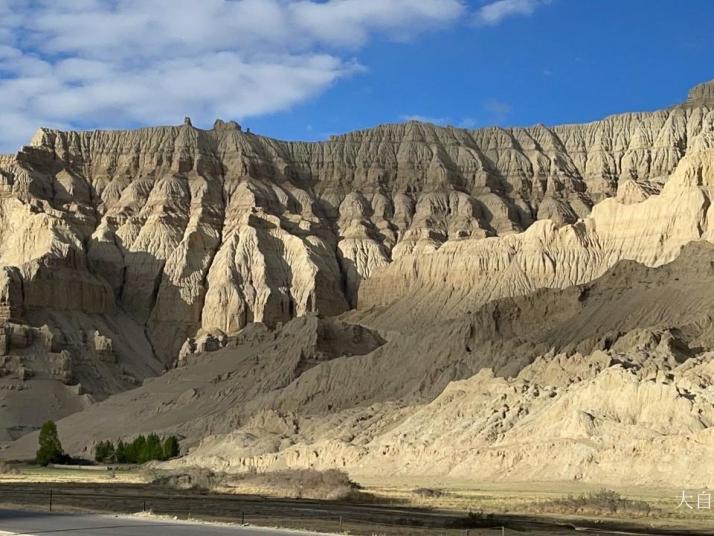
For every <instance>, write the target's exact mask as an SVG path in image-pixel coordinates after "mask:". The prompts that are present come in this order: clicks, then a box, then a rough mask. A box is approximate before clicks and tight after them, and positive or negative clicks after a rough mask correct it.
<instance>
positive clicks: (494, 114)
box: [483, 99, 513, 123]
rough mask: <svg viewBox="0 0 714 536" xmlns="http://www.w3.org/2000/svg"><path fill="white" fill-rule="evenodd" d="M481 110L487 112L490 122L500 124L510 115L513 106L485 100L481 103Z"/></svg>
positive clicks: (495, 100)
mask: <svg viewBox="0 0 714 536" xmlns="http://www.w3.org/2000/svg"><path fill="white" fill-rule="evenodd" d="M483 109H484V110H485V111H486V112H488V114H489V115H490V117H491V121H492V122H494V123H502V122H503V121H505V120H506V119H508V116H509V115H511V112H512V111H513V106H511V105H510V104H508V103H507V102H503V101H500V100H498V99H486V100H485V101H483Z"/></svg>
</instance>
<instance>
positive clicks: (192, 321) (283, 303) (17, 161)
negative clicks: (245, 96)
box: [0, 85, 712, 420]
mask: <svg viewBox="0 0 714 536" xmlns="http://www.w3.org/2000/svg"><path fill="white" fill-rule="evenodd" d="M710 87H711V86H710V85H704V86H698V87H697V88H695V89H694V90H692V93H691V95H690V98H689V99H688V101H687V102H686V103H685V104H684V105H681V106H675V107H673V108H670V109H668V110H663V111H658V112H650V113H632V114H623V115H617V116H612V117H610V118H607V119H605V120H602V121H597V122H593V123H589V124H586V125H566V126H560V127H552V128H548V127H544V126H542V125H539V126H535V127H530V128H511V129H501V128H489V129H479V130H464V129H455V128H442V127H437V126H434V125H429V124H421V123H416V122H409V123H406V124H400V125H385V126H380V127H376V128H374V129H368V130H364V131H359V132H353V133H350V134H346V135H343V136H336V137H333V138H332V139H330V140H329V141H326V142H320V143H299V142H281V141H277V140H273V139H270V138H265V137H261V136H256V135H253V134H250V133H247V132H243V131H242V130H241V129H240V127H239V126H238V125H237V124H235V123H233V122H228V123H224V122H222V121H217V122H216V124H215V125H214V128H213V129H211V130H201V129H197V128H194V127H193V126H191V125H190V123H186V124H184V125H182V126H178V127H160V128H149V129H141V130H136V131H93V132H60V131H54V130H49V129H40V130H39V131H38V132H37V134H36V135H35V136H34V138H33V139H32V141H31V143H30V145H29V146H27V147H25V148H23V150H21V151H20V152H19V153H18V154H17V155H15V156H12V157H5V156H3V157H2V159H0V190H1V192H2V195H1V196H0V219H1V221H2V225H1V226H0V265H2V267H3V277H2V279H1V280H0V282H1V283H2V289H0V291H1V292H0V297H1V298H2V303H0V305H1V306H2V309H0V310H1V311H3V314H4V321H5V328H4V329H5V333H6V336H7V338H8V339H9V340H11V341H14V342H11V343H10V344H9V346H8V348H7V349H6V352H5V353H6V354H7V359H8V366H7V370H8V376H7V378H8V380H7V381H11V382H15V383H11V384H12V385H19V386H21V387H22V388H23V389H25V388H31V387H32V381H31V380H29V377H30V375H33V376H34V377H35V378H36V380H37V381H39V380H40V379H54V380H57V381H60V382H63V383H65V384H67V385H68V386H73V387H75V388H76V384H77V382H79V383H81V384H82V389H83V390H85V391H88V392H89V393H90V394H93V395H96V396H100V397H103V396H106V395H107V394H109V393H111V392H116V391H120V390H123V389H126V388H128V387H131V386H132V385H135V384H136V383H138V382H139V381H141V380H142V379H144V378H146V377H148V376H151V375H154V374H156V373H158V372H159V371H160V370H161V368H162V367H164V366H172V365H173V364H174V363H175V362H176V360H177V358H178V357H179V356H180V355H181V356H182V357H186V356H187V355H190V354H192V353H195V352H197V351H200V350H203V349H207V348H208V347H211V348H213V347H220V346H221V345H222V344H224V342H222V341H225V340H226V336H227V335H234V334H235V333H236V332H237V331H238V330H240V329H241V328H244V327H245V326H246V325H248V324H249V323H251V322H264V323H265V324H267V325H268V326H275V325H276V324H279V323H282V322H286V321H288V320H290V319H291V318H294V317H296V316H301V315H304V314H306V313H309V312H319V313H321V314H323V315H328V316H329V315H335V314H339V313H342V312H344V311H347V310H348V309H349V308H350V307H352V306H355V305H359V309H361V310H362V312H361V313H360V315H362V316H361V318H362V319H363V320H364V321H365V322H376V323H377V324H379V325H380V326H382V327H395V326H396V325H397V324H400V326H398V327H400V328H404V327H405V324H406V327H409V326H412V327H413V326H416V325H418V324H419V318H422V319H423V318H429V315H433V314H435V313H436V314H440V315H446V316H449V315H452V314H460V313H462V312H465V311H468V310H472V309H473V308H474V307H476V306H478V305H480V304H483V303H485V302H487V301H488V300H490V299H493V298H497V297H503V296H511V295H518V294H524V293H527V292H530V291H532V290H534V289H536V288H539V287H543V286H547V287H565V286H568V285H571V284H575V283H581V282H585V281H588V280H591V279H593V278H595V277H597V276H599V275H601V274H602V273H603V272H604V271H605V270H606V269H607V268H609V267H610V266H612V265H613V264H614V263H615V262H616V261H617V260H620V259H634V260H639V261H642V262H645V263H647V264H651V265H656V264H661V263H664V262H667V261H669V260H671V259H672V258H674V257H675V256H676V254H677V252H678V250H679V247H680V246H681V245H682V244H684V243H686V242H687V241H689V240H693V239H697V238H707V237H708V235H707V234H706V233H707V224H706V221H707V213H708V199H709V194H708V192H709V190H708V188H709V182H708V180H709V179H708V177H709V173H710V169H709V166H710V164H709V158H710V157H709V153H708V152H707V149H708V148H709V147H710V141H709V134H707V132H708V130H707V129H708V128H709V126H710V123H711V115H710V108H711V107H712V100H711V91H710ZM672 174H673V175H672ZM670 175H672V176H673V177H674V179H670V178H669V177H670ZM660 190H662V195H660V196H653V195H652V194H656V193H657V192H659V191H660ZM606 198H613V199H609V200H607V199H606ZM603 200H605V201H603ZM597 202H600V203H599V204H598V205H597V206H596V208H595V210H594V211H593V213H592V215H591V216H590V217H589V215H590V212H591V208H592V206H593V204H594V203H597ZM580 218H585V219H584V220H583V221H578V220H579V219H580ZM536 220H537V222H536V223H533V222H534V221H536ZM523 230H526V231H525V232H521V231H523ZM389 318H392V319H394V318H399V319H400V320H399V321H398V322H396V323H394V322H392V321H391V320H389ZM23 330H24V331H25V332H26V333H28V334H29V335H27V336H25V338H24V339H23V338H22V337H21V336H19V335H15V333H16V332H22V331H23ZM43 330H44V331H43ZM40 331H43V332H47V333H51V334H52V335H51V337H50V336H46V337H44V338H43V337H42V336H40V335H38V334H35V333H36V332H37V333H39V332H40ZM48 338H49V339H51V340H50V341H49V342H43V341H45V340H46V339H48ZM62 352H65V353H64V354H62ZM57 363H60V365H57ZM22 371H25V372H22ZM28 371H31V372H28ZM21 375H22V376H23V377H24V378H25V379H23V378H20V376H21ZM28 380H29V381H28ZM75 390H76V389H75ZM67 396H68V397H69V399H71V400H75V398H76V396H84V395H78V394H76V393H74V392H70V393H69V394H68V395H67ZM68 403H69V402H68ZM73 403H74V402H73ZM63 411H64V410H62V409H61V408H60V409H58V412H59V414H62V413H63ZM8 418H9V419H11V420H12V418H11V417H10V416H8Z"/></svg>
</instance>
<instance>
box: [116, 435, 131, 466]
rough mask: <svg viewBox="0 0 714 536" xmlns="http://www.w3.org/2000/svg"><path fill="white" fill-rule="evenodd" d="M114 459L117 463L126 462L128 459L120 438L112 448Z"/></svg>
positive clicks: (124, 445)
mask: <svg viewBox="0 0 714 536" xmlns="http://www.w3.org/2000/svg"><path fill="white" fill-rule="evenodd" d="M114 461H116V462H117V463H128V462H129V459H128V458H127V456H126V444H125V443H124V442H123V441H122V440H121V439H120V440H119V441H118V442H117V446H116V448H115V449H114Z"/></svg>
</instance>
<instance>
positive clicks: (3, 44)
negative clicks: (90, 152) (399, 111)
mask: <svg viewBox="0 0 714 536" xmlns="http://www.w3.org/2000/svg"><path fill="white" fill-rule="evenodd" d="M464 9H465V8H464V6H463V4H462V2H461V1H460V0H392V1H390V2H383V1H382V0H328V1H326V2H325V1H317V0H294V1H288V0H231V1H227V0H202V1H201V2H195V1H194V0H114V1H112V2H107V1H103V0H67V1H63V2H55V1H53V0H35V1H34V2H32V3H28V2H26V1H24V0H0V103H2V107H3V114H2V116H1V117H0V152H9V151H14V150H15V149H16V148H17V147H18V146H19V145H20V144H21V143H24V142H27V141H28V140H29V139H30V136H31V135H32V132H33V131H34V130H35V129H36V128H37V127H38V126H40V125H43V126H63V127H87V128H93V127H97V126H101V127H125V126H128V125H134V124H139V125H148V124H167V123H168V124H171V123H176V122H177V121H179V120H180V118H181V117H183V116H184V115H187V114H188V115H191V116H192V117H193V118H194V119H195V122H196V124H199V125H202V124H203V125H206V124H210V123H211V122H212V121H213V119H215V118H216V117H219V116H222V117H226V118H236V119H243V118H246V117H251V116H257V115H261V114H268V113H273V112H277V111H281V110H286V109H289V108H291V107H292V106H295V105H297V104H299V103H301V102H304V101H306V100H308V99H311V98H313V97H315V96H317V95H319V94H320V93H321V92H323V91H325V90H326V89H327V88H329V87H330V86H331V85H332V84H334V83H336V82H337V81H338V80H340V79H344V78H345V77H349V76H352V75H355V74H356V73H360V72H362V71H363V70H364V69H365V67H364V66H362V65H361V64H360V63H359V62H358V61H357V60H355V59H353V58H354V54H355V52H356V51H358V50H359V49H360V47H363V46H365V45H366V44H368V43H369V42H371V40H374V39H390V40H399V41H405V40H407V41H408V40H411V39H415V38H416V37H418V36H419V35H420V34H421V33H423V32H426V31H431V30H435V29H439V28H442V27H445V26H447V25H449V24H453V23H454V22H455V21H456V20H458V18H459V17H460V16H461V15H462V14H463V12H464Z"/></svg>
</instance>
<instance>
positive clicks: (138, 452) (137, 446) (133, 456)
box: [125, 435, 148, 463]
mask: <svg viewBox="0 0 714 536" xmlns="http://www.w3.org/2000/svg"><path fill="white" fill-rule="evenodd" d="M145 450H146V438H145V437H144V436H143V435H140V436H138V437H136V438H135V439H134V441H132V442H131V443H129V444H128V445H127V446H126V449H125V452H126V461H127V462H129V463H144V462H145V461H148V460H144V456H145Z"/></svg>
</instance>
